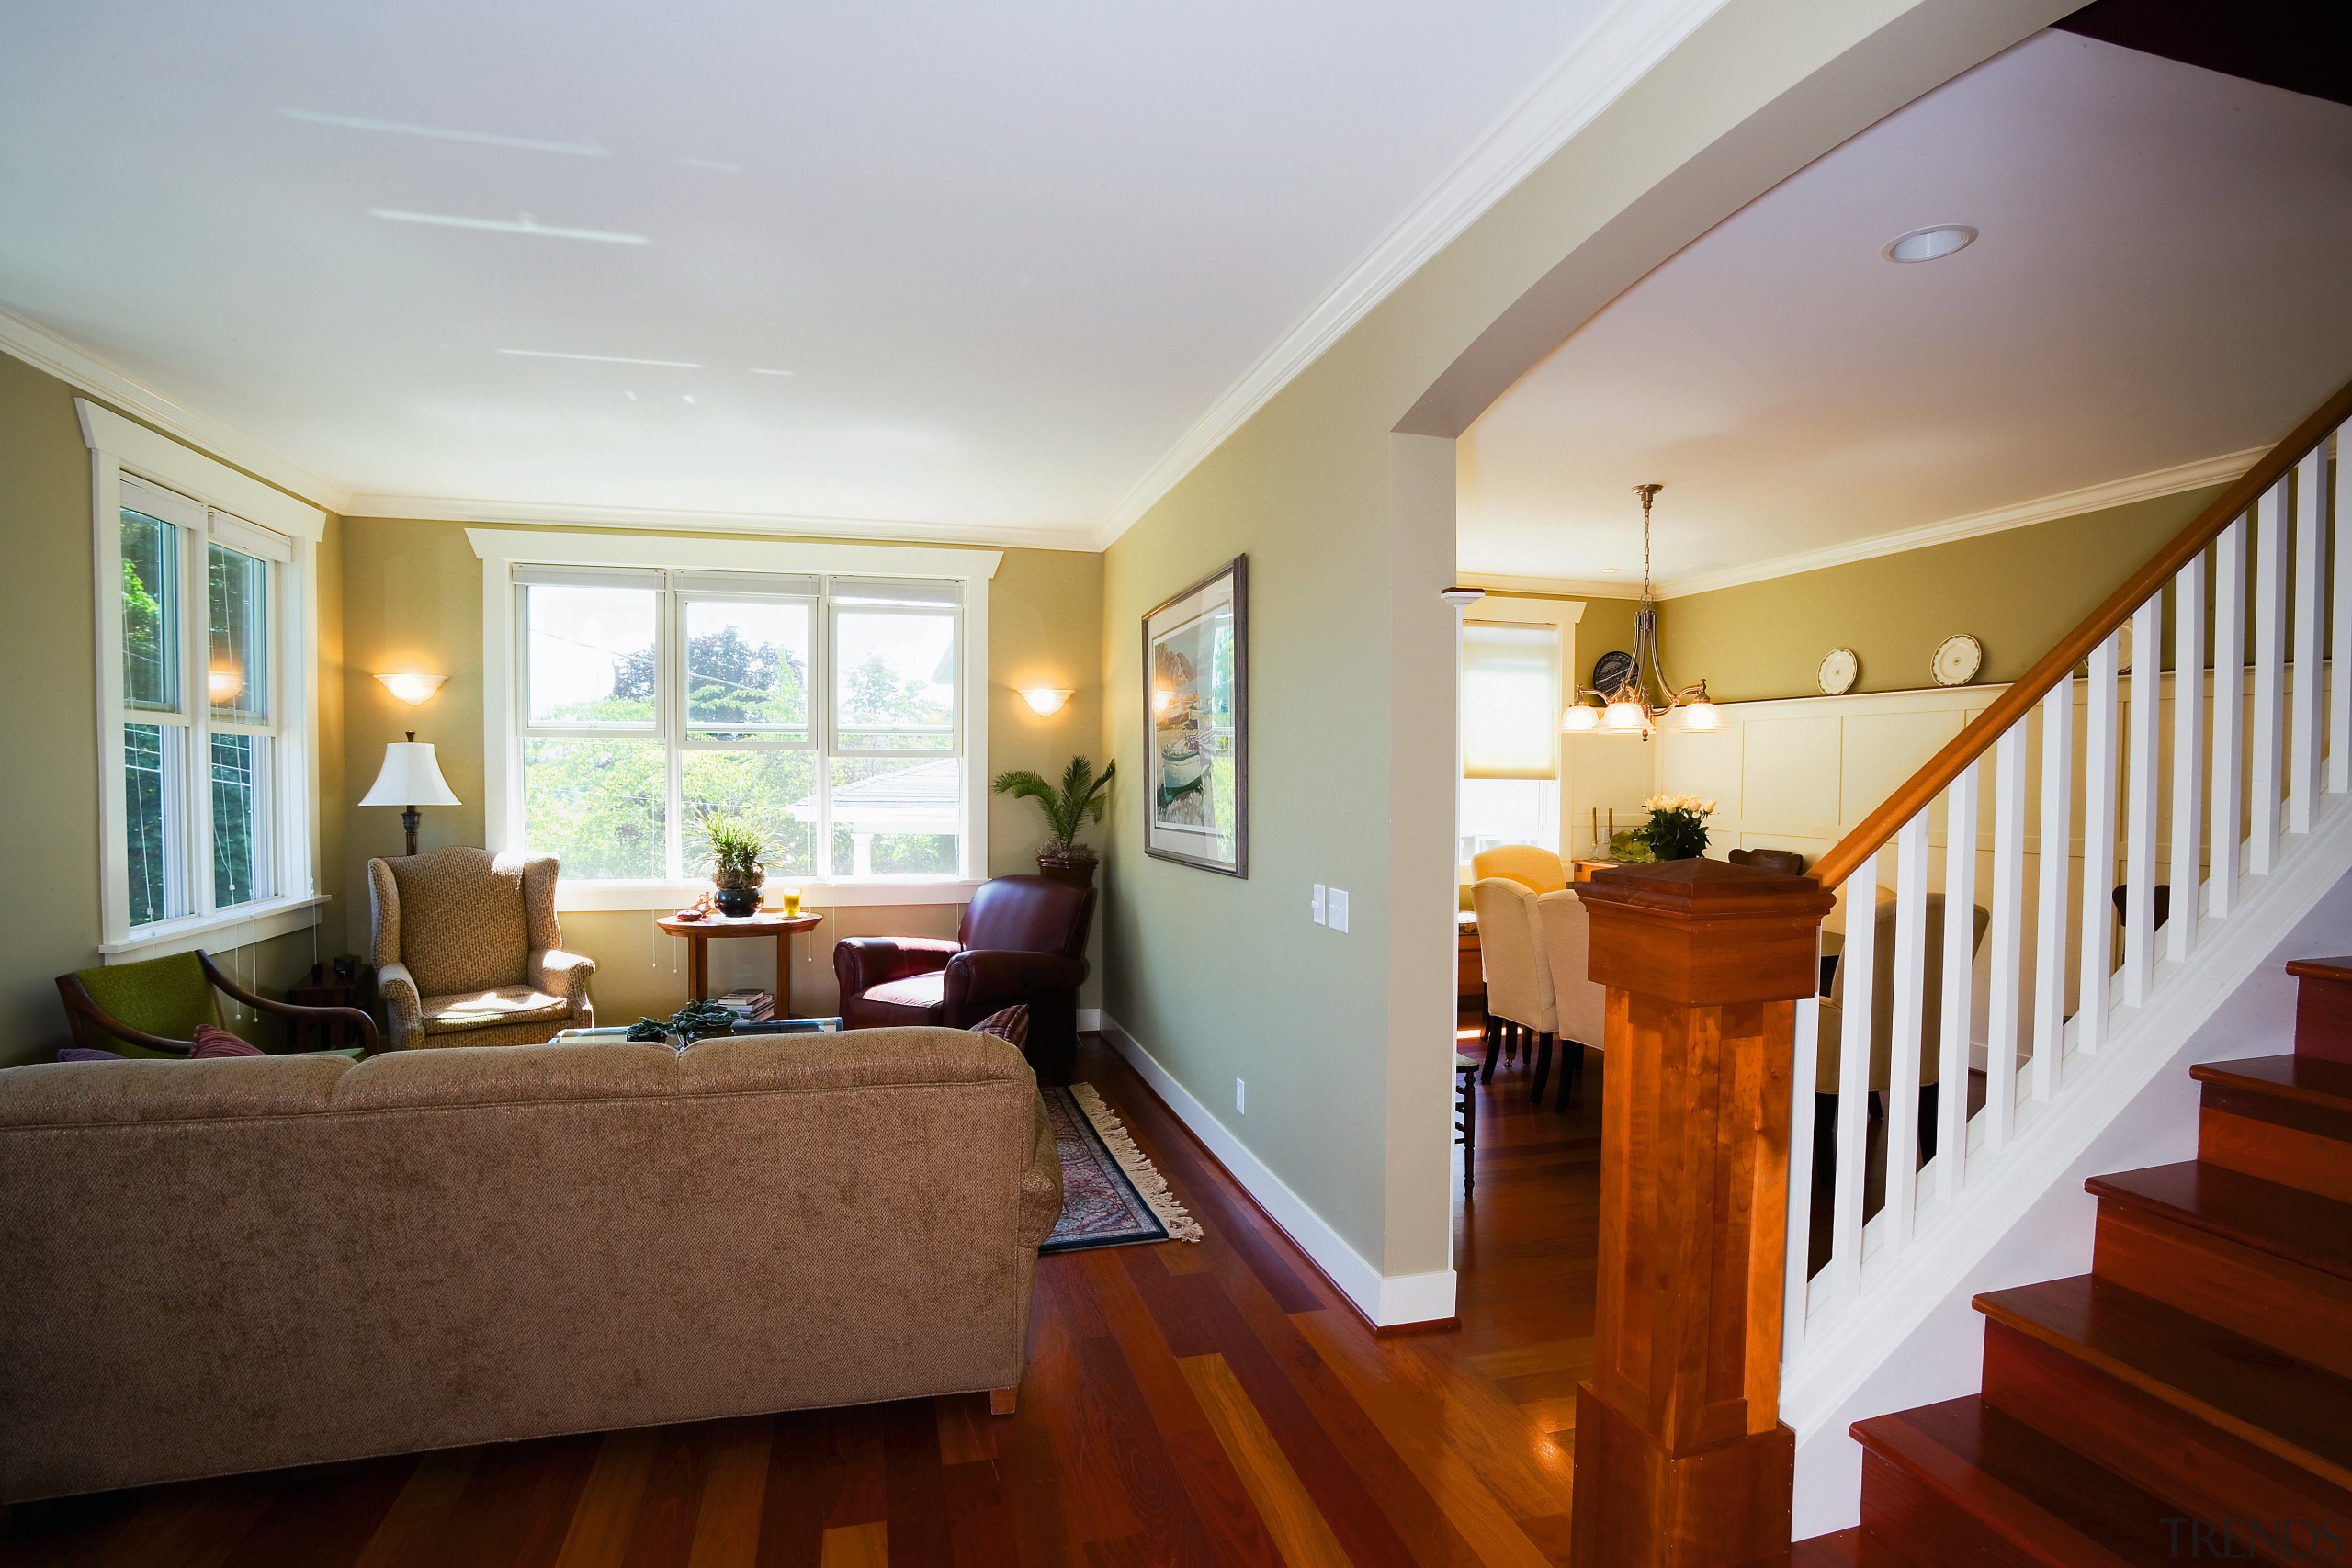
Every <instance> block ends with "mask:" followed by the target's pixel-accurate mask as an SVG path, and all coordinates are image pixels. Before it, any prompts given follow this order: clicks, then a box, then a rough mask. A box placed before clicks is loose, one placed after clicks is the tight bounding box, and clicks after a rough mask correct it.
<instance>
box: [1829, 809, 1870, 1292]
mask: <svg viewBox="0 0 2352 1568" xmlns="http://www.w3.org/2000/svg"><path fill="white" fill-rule="evenodd" d="M1877 949H1878V856H1877V855H1876V854H1872V855H1871V857H1870V858H1869V859H1868V860H1866V861H1864V862H1862V863H1861V864H1860V865H1858V866H1856V867H1855V868H1854V874H1853V875H1851V876H1849V877H1848V878H1847V879H1846V947H1845V951H1844V953H1842V954H1841V955H1840V956H1839V957H1838V989H1839V990H1840V991H1841V992H1842V993H1843V1003H1844V1007H1845V1019H1844V1021H1843V1023H1842V1026H1841V1028H1840V1031H1839V1033H1838V1178H1837V1180H1838V1188H1837V1193H1836V1196H1835V1197H1833V1198H1832V1199H1831V1200H1830V1208H1829V1275H1830V1280H1831V1283H1832V1285H1833V1287H1834V1290H1835V1295H1836V1299H1837V1301H1838V1303H1839V1307H1840V1310H1843V1308H1844V1306H1845V1305H1846V1303H1850V1302H1852V1301H1853V1300H1854V1298H1855V1297H1856V1296H1857V1295H1858V1294H1860V1291H1861V1284H1862V1181H1863V1165H1864V1163H1865V1156H1867V1154H1868V1152H1869V1149H1870V1126H1871V1103H1870V1102H1871V1010H1872V1009H1873V1007H1874V1005H1875V1003H1874V1000H1873V998H1872V996H1871V992H1872V990H1873V988H1874V987H1875V985H1876V983H1877V969H1878V953H1877Z"/></svg>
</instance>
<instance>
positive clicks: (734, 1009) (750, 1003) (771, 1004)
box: [717, 991, 775, 1023]
mask: <svg viewBox="0 0 2352 1568" xmlns="http://www.w3.org/2000/svg"><path fill="white" fill-rule="evenodd" d="M717 999H718V1005H719V1006H720V1007H723V1008H725V1009H726V1010H728V1011H729V1012H731V1013H733V1014H734V1015H735V1016H736V1018H737V1019H738V1020H740V1021H742V1022H745V1023H752V1022H757V1021H759V1020H762V1019H767V1018H774V1017H775V998H774V997H772V996H770V995H768V993H767V992H765V991H729V992H728V993H727V994H726V995H725V996H723V997H720V998H717Z"/></svg>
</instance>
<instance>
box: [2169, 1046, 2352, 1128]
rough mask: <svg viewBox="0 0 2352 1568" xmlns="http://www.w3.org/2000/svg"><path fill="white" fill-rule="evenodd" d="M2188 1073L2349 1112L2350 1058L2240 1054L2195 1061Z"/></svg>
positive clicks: (2253, 1091) (2351, 1105)
mask: <svg viewBox="0 0 2352 1568" xmlns="http://www.w3.org/2000/svg"><path fill="white" fill-rule="evenodd" d="M2188 1076H2189V1077H2192V1078H2195V1079H2196V1080H2197V1081H2198V1082H2199V1083H2210V1084H2222V1085H2224V1086H2226V1087H2227V1088H2230V1089H2244V1090H2245V1091H2247V1092H2248V1093H2251V1094H2268V1095H2275V1096H2277V1097H2278V1098H2279V1099H2282V1100H2297V1101H2300V1102H2301V1103H2302V1104H2305V1105H2318V1106H2324V1107H2326V1108H2327V1109H2328V1110H2331V1111H2345V1112H2346V1113H2347V1114H2352V1062H2331V1061H2329V1060H2327V1059H2326V1058H2325V1057H2323V1056H2308V1055H2305V1056H2241V1057H2239V1058H2238V1059H2237V1060H2235V1061H2233V1062H2199V1063H2198V1064H2196V1065H2195V1066H2192V1067H2190V1068H2189V1069H2188Z"/></svg>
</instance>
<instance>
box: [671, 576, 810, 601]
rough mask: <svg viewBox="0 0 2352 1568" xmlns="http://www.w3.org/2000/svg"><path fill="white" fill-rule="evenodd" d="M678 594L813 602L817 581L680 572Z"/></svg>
mask: <svg viewBox="0 0 2352 1568" xmlns="http://www.w3.org/2000/svg"><path fill="white" fill-rule="evenodd" d="M677 576H678V592H681V593H718V594H726V595H729V596H730V597H736V598H756V597H765V598H779V599H814V598H815V597H816V596H817V580H816V579H815V578H814V577H810V576H806V575H794V574H793V573H790V572H782V571H681V572H679V573H678V574H677Z"/></svg>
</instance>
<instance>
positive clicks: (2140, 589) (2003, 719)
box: [1812, 382, 2352, 887]
mask: <svg viewBox="0 0 2352 1568" xmlns="http://www.w3.org/2000/svg"><path fill="white" fill-rule="evenodd" d="M2347 418H2352V382H2346V384H2345V385H2344V386H2343V387H2342V388H2340V389H2337V391H2336V393H2335V396H2334V397H2332V398H2330V399H2328V400H2327V401H2325V402H2324V403H2322V404H2321V405H2320V406H2319V407H2318V409H2316V410H2315V411H2313V412H2312V416H2311V417H2310V418H2309V419H2306V420H2304V421H2303V423H2301V424H2299V425H2297V426H2295V429H2294V433H2293V434H2290V435H2289V436H2288V437H2287V439H2285V440H2284V441H2281V442H2280V443H2278V446H2273V447H2272V448H2271V449H2270V450H2269V451H2268V452H2267V453H2266V454H2265V455H2264V456H2263V458H2262V460H2261V461H2260V462H2258V463H2256V464H2255V466H2254V467H2253V468H2248V469H2247V470H2246V471H2245V474H2244V475H2242V476H2241V477H2240V478H2239V479H2238V481H2237V482H2236V483H2235V484H2233V485H2232V486H2230V488H2229V489H2227V490H2225V491H2222V493H2221V495H2220V497H2219V498H2217V499H2216V500H2215V501H2214V502H2213V504H2212V505H2211V506H2209V507H2207V508H2206V509H2205V510H2204V511H2202V512H2200V513H2198V514H2197V518H2196V521H2194V522H2192V523H2190V524H2189V525H2188V527H2186V528H2183V529H2182V530H2181V531H2180V532H2179V533H2178V534H2177V535H2175V536H2173V540H2172V542H2171V543H2170V544H2168V545H2166V546H2165V547H2164V548H2163V549H2161V550H2158V551H2157V552H2156V553H2155V555H2154V557H2153V558H2151V559H2150V560H2149V561H2148V563H2147V564H2146V565H2145V566H2143V567H2142V568H2141V569H2140V570H2138V571H2135V572H2133V573H2132V574H2131V580H2130V581H2127V582H2125V583H2124V584H2123V586H2122V587H2120V588H2119V589H2117V590H2116V591H2115V592H2112V593H2110V594H2109V595H2108V596H2107V599H2106V601H2105V602H2104V603H2103V604H2100V605H2099V607H2098V609H2096V610H2094V611H2092V612H2091V613H2090V615H2089V617H2088V618H2086V620H2085V621H2084V622H2083V624H2082V625H2080V626H2076V627H2075V629H2074V630H2073V631H2071V632H2068V633H2067V634H2066V635H2065V636H2064V637H2061V638H2060V639H2059V641H2058V646H2057V647H2055V648H2053V649H2051V650H2050V651H2049V652H2048V653H2046V654H2044V655H2043V656H2042V658H2041V662H2040V663H2038V664H2036V665H2035V666H2034V667H2033V668H2032V669H2030V670H2029V671H2026V672H2025V674H2024V675H2022V676H2020V677H2019V678H2018V680H2017V682H2015V683H2014V684H2012V685H2011V686H2010V687H2009V689H2008V690H2007V691H2006V692H2003V693H2002V694H2000V695H1999V696H1997V697H1995V698H1994V699H1993V701H1992V704H1991V705H1989V706H1988V707H1986V708H1985V711H1984V712H1983V713H1981V714H1978V715H1977V716H1976V718H1975V720H1974V722H1973V723H1971V724H1970V725H1969V726H1968V727H1967V728H1964V729H1962V731H1961V732H1960V733H1959V734H1958V735H1956V736H1954V737H1953V738H1952V739H1951V743H1950V744H1948V745H1946V746H1945V747H1944V749H1943V750H1940V751H1939V752H1937V753H1936V754H1935V755H1934V756H1933V757H1931V758H1929V759H1928V763H1927V765H1926V766H1925V767H1923V768H1921V769H1920V770H1919V771H1918V772H1917V773H1913V774H1912V775H1911V777H1910V779H1909V780H1908V781H1907V782H1905V784H1904V785H1903V787H1902V788H1901V789H1898V790H1896V791H1895V792H1894V794H1893V795H1889V796H1887V797H1886V799H1885V801H1884V802H1883V803H1882V804H1881V805H1880V806H1879V807H1878V809H1877V810H1875V811H1873V812H1871V814H1870V815H1869V816H1868V817H1865V818H1862V819H1861V821H1860V823H1858V824H1856V825H1855V827H1854V829H1853V831H1852V832H1849V833H1848V834H1847V835H1846V836H1845V837H1844V838H1842V839H1840V840H1838V843H1837V847H1836V848H1834V849H1832V850H1831V851H1830V852H1828V853H1827V854H1826V855H1823V856H1822V857H1821V859H1820V860H1819V861H1818V862H1816V863H1815V865H1814V868H1813V872H1812V874H1813V875H1814V876H1815V877H1817V878H1819V879H1820V882H1821V885H1822V886H1824V887H1836V886H1838V884H1840V883H1842V882H1844V881H1845V880H1846V878H1848V877H1849V876H1851V875H1852V874H1854V870H1855V868H1856V867H1857V866H1860V864H1861V863H1862V862H1864V861H1865V860H1868V859H1869V858H1870V857H1871V855H1873V854H1876V853H1877V852H1879V850H1880V849H1881V848H1882V847H1883V846H1884V845H1885V843H1886V841H1887V840H1889V839H1892V838H1894V835H1895V833H1896V832H1897V831H1898V830H1899V829H1901V828H1902V826H1903V825H1904V824H1905V822H1908V821H1910V820H1911V818H1914V817H1916V816H1917V815H1918V814H1919V813H1920V812H1921V811H1923V810H1925V809H1926V808H1927V806H1928V802H1929V801H1932V800H1934V799H1935V798H1936V796H1937V795H1940V794H1942V793H1943V791H1944V789H1945V788H1946V786H1948V785H1949V784H1951V782H1952V780H1954V779H1956V778H1958V777H1959V776H1960V774H1961V771H1962V769H1964V768H1966V767H1967V766H1968V765H1969V764H1970V763H1971V762H1973V761H1976V759H1978V758H1979V757H1982V756H1983V755H1984V754H1985V752H1987V751H1989V750H1992V749H1993V743H1994V742H1995V741H1996V740H1998V739H2000V738H2001V737H2002V736H2003V735H2005V734H2007V732H2008V728H2009V727H2010V726H2011V725H2013V724H2015V723H2017V721H2018V719H2020V718H2022V717H2024V716H2025V715H2026V714H2027V713H2028V712H2030V710H2031V709H2032V707H2033V705H2034V704H2036V703H2038V702H2040V701H2041V699H2042V698H2043V697H2045V696H2047V695H2048V694H2050V691H2051V688H2052V687H2054V686H2055V685H2057V684H2058V682H2060V681H2062V680H2064V679H2065V677H2066V675H2067V674H2068V672H2069V671H2072V670H2073V669H2074V668H2075V665H2077V664H2080V663H2081V662H2082V661H2083V660H2085V659H2087V658H2088V657H2090V653H2091V650H2092V649H2095V648H2097V647H2098V645H2099V644H2100V643H2103V642H2105V641H2106V640H2107V639H2108V638H2109V637H2111V636H2113V635H2114V633H2115V629H2116V628H2117V627H2118V626H2121V625H2122V624H2123V623H2124V622H2126V621H2128V620H2130V619H2131V615H2132V612H2134V611H2135V610H2137V609H2139V607H2140V606H2141V605H2142V604H2146V603H2147V601H2148V599H2149V597H2150V596H2151V595H2152V594H2154V593H2155V592H2157V591H2158V590H2159V589H2161V588H2163V587H2164V585H2165V583H2167V582H2169V581H2172V578H2173V575H2174V574H2175V573H2176V572H2177V571H2179V570H2180V569H2181V568H2182V567H2184V566H2187V565H2188V563H2189V561H2190V560H2192V559H2193V558H2195V557H2196V556H2197V555H2198V553H2199V551H2201V550H2203V549H2204V548H2205V547H2206V546H2208V545H2210V544H2211V543H2212V542H2213V541H2214V540H2215V539H2217V538H2219V537H2220V536H2221V535H2222V530H2224V529H2226V528H2227V527H2229V525H2231V524H2232V523H2234V522H2235V521H2237V519H2238V518H2239V517H2240V516H2242V515H2243V514H2244V513H2245V510H2246V508H2247V507H2249V506H2251V505H2253V504H2254V502H2255V500H2256V497H2258V496H2260V495H2261V494H2262V492H2263V491H2267V490H2268V489H2269V488H2270V487H2271V486H2272V485H2275V484H2277V483H2278V481H2279V480H2280V479H2283V478H2284V477H2285V476H2286V474H2287V471H2288V470H2289V469H2290V468H2293V467H2294V466H2295V464H2296V463H2298V462H2299V461H2301V459H2302V457H2303V456H2304V454H2306V453H2308V452H2309V451H2310V450H2311V449H2312V447H2313V446H2317V445H2319V443H2321V442H2323V441H2324V440H2326V439H2327V436H2328V433H2329V432H2330V431H2332V430H2334V429H2335V427H2336V426H2338V425H2340V424H2342V423H2345V421H2346V419H2347ZM2338 460H2339V461H2341V460H2342V457H2341V455H2339V457H2338ZM2141 657H2143V658H2154V650H2152V649H2143V650H2142V654H2141ZM2218 657H2219V653H2218V650H2217V660H2218Z"/></svg>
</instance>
